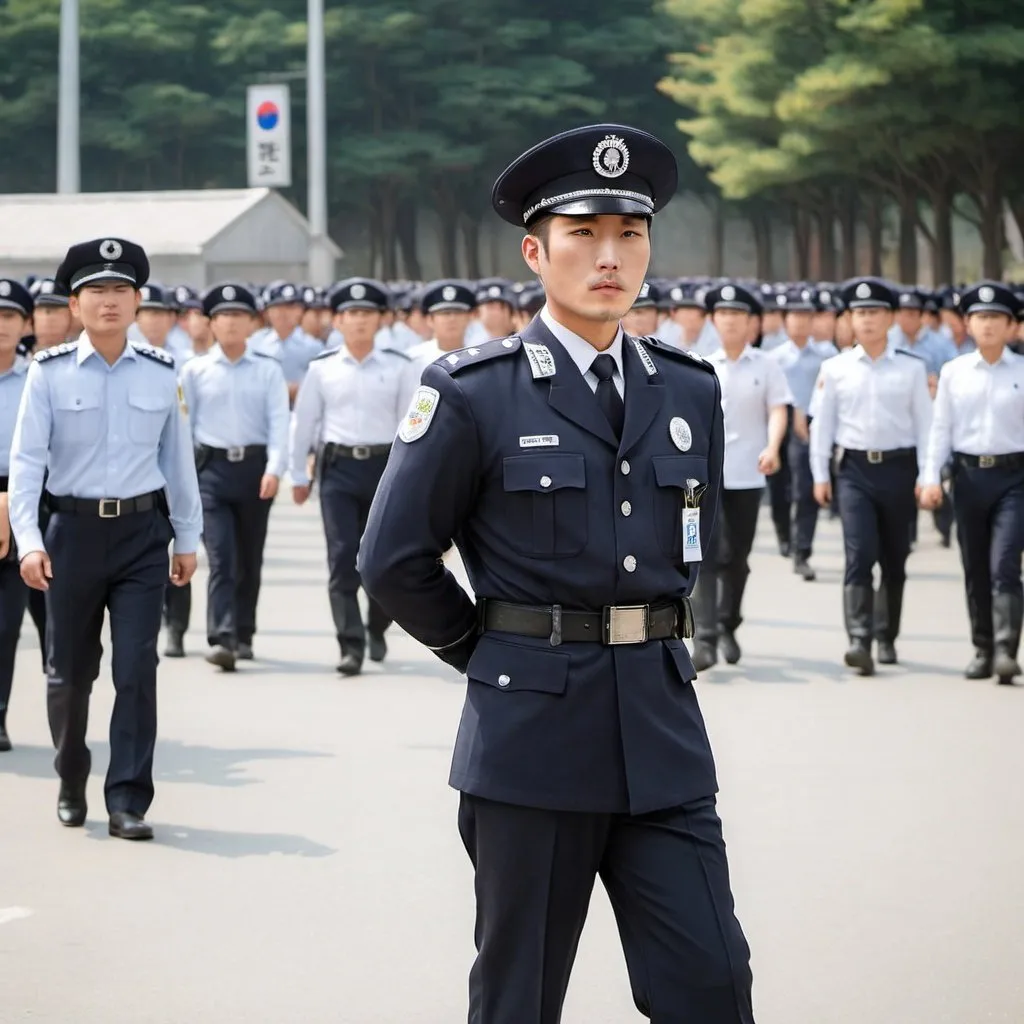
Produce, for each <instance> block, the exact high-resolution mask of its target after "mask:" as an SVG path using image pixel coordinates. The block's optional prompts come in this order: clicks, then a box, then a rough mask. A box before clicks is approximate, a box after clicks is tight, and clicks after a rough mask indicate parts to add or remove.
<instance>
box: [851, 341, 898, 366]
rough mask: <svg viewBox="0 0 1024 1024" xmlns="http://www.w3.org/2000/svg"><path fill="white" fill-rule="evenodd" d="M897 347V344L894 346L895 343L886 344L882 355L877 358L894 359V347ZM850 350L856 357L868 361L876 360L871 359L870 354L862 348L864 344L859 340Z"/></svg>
mask: <svg viewBox="0 0 1024 1024" xmlns="http://www.w3.org/2000/svg"><path fill="white" fill-rule="evenodd" d="M897 347H898V346H895V345H886V346H885V351H884V352H883V353H882V355H881V356H880V357H879V358H880V359H895V358H896V352H895V349H896V348H897ZM852 351H853V354H854V355H855V356H856V357H857V358H858V359H863V360H866V361H867V362H869V363H875V362H878V360H877V359H872V358H871V356H869V355H868V353H867V350H866V349H865V348H864V346H863V345H862V344H861V343H860V342H859V341H858V342H857V344H855V345H854V346H853V350H852Z"/></svg>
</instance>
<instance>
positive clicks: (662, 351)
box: [640, 337, 715, 374]
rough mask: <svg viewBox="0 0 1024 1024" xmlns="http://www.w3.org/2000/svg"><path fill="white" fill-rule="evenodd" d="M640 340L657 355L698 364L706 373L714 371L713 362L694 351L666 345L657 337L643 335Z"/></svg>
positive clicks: (694, 364) (692, 364)
mask: <svg viewBox="0 0 1024 1024" xmlns="http://www.w3.org/2000/svg"><path fill="white" fill-rule="evenodd" d="M640 340H641V341H642V342H643V343H644V345H646V346H647V347H648V348H649V349H650V350H651V351H653V352H657V353H658V355H663V356H668V357H669V358H670V359H675V360H677V361H678V362H681V363H689V364H690V365H691V366H699V367H700V368H701V369H702V370H704V371H705V372H706V373H712V374H713V373H714V372H715V367H714V366H713V364H711V363H709V362H708V360H706V359H705V358H704V357H703V356H701V355H698V354H697V353H696V352H687V351H685V350H684V349H681V348H676V347H675V346H674V345H666V344H665V342H663V341H660V340H659V339H658V338H652V337H645V338H641V339H640Z"/></svg>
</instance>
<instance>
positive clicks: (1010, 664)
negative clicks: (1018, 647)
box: [992, 650, 1020, 686]
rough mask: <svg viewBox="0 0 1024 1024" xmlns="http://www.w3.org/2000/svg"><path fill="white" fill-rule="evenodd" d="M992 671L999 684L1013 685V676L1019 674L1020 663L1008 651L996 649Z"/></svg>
mask: <svg viewBox="0 0 1024 1024" xmlns="http://www.w3.org/2000/svg"><path fill="white" fill-rule="evenodd" d="M992 671H993V672H994V673H995V674H996V675H997V676H998V677H999V683H1000V685H1001V686H1013V677H1014V676H1019V675H1020V665H1019V664H1018V663H1017V659H1016V658H1015V657H1014V656H1013V655H1012V654H1010V653H1009V651H1000V650H997V651H996V657H995V661H994V662H993V663H992Z"/></svg>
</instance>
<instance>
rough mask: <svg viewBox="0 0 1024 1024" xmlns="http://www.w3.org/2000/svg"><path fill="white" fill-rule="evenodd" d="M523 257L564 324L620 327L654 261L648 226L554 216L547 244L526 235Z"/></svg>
mask: <svg viewBox="0 0 1024 1024" xmlns="http://www.w3.org/2000/svg"><path fill="white" fill-rule="evenodd" d="M523 258H524V259H525V260H526V263H527V265H528V266H529V268H530V269H531V270H532V271H533V272H534V273H535V274H536V275H537V276H538V277H539V278H540V279H541V281H543V282H544V290H545V292H546V294H547V303H548V306H549V307H550V308H551V312H552V314H553V315H554V316H555V317H556V319H558V320H559V321H560V322H566V321H568V322H567V323H566V326H567V327H569V328H570V329H571V328H572V321H573V320H578V321H589V322H598V323H602V322H606V323H615V322H617V321H619V320H621V319H622V318H623V316H625V315H626V313H627V312H628V311H629V308H630V307H631V306H632V305H633V302H634V301H635V300H636V297H637V295H639V294H640V288H641V287H642V285H643V283H644V276H645V275H646V273H647V265H648V263H649V262H650V259H651V241H650V236H649V233H648V230H647V222H646V221H645V220H643V219H641V218H639V217H624V216H620V215H619V214H606V215H604V216H595V217H562V216H555V217H552V218H551V219H550V221H549V222H548V234H547V245H546V246H545V245H542V244H541V241H540V239H538V238H536V237H535V236H533V235H527V236H526V237H525V238H524V239H523Z"/></svg>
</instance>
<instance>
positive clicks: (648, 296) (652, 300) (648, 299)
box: [632, 281, 661, 309]
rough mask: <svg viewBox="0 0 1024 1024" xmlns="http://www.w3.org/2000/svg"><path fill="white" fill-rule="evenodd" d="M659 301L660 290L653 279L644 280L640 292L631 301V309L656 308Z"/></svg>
mask: <svg viewBox="0 0 1024 1024" xmlns="http://www.w3.org/2000/svg"><path fill="white" fill-rule="evenodd" d="M660 301H661V292H660V291H659V289H658V286H657V285H656V284H655V283H654V282H653V281H644V283H643V284H642V285H641V286H640V294H639V295H637V297H636V301H635V302H634V303H633V306H632V308H633V309H657V308H658V303H659V302H660Z"/></svg>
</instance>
